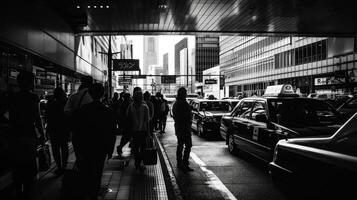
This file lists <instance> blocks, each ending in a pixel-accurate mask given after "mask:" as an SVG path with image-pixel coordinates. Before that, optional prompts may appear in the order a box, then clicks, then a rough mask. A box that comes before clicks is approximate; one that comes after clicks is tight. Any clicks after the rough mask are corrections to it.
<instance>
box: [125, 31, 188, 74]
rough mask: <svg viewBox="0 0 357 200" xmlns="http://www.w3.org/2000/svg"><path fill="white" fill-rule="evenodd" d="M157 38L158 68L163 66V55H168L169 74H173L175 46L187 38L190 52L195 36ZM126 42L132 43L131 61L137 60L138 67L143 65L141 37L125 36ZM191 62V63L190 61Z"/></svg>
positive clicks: (160, 36) (142, 41)
mask: <svg viewBox="0 0 357 200" xmlns="http://www.w3.org/2000/svg"><path fill="white" fill-rule="evenodd" d="M157 37H158V38H159V66H162V65H163V63H162V62H163V55H164V54H165V53H169V74H174V65H175V64H174V51H175V44H176V43H177V42H179V41H180V40H182V39H183V38H185V37H187V38H188V51H189V52H191V51H192V49H193V48H195V36H192V35H158V36H157ZM126 38H127V40H131V41H132V42H133V59H139V60H140V61H139V62H140V67H142V63H143V47H144V45H143V44H144V36H143V35H135V36H134V35H130V36H126ZM189 55H190V54H189ZM190 62H191V61H190Z"/></svg>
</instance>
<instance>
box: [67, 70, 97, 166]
mask: <svg viewBox="0 0 357 200" xmlns="http://www.w3.org/2000/svg"><path fill="white" fill-rule="evenodd" d="M92 84H93V78H92V77H91V76H83V77H82V78H81V85H80V86H79V88H78V91H77V92H76V93H74V94H72V95H71V96H69V98H68V100H67V103H66V105H65V107H64V112H65V113H66V115H68V117H69V119H70V124H69V126H70V129H71V131H72V138H71V139H72V145H73V150H74V154H75V155H76V158H77V143H78V140H77V138H76V134H74V132H75V130H74V129H75V126H76V124H75V123H74V122H75V121H76V120H75V119H74V115H75V113H76V111H78V110H79V109H80V108H81V107H82V106H84V105H86V104H88V103H91V102H92V101H93V99H92V97H91V96H90V95H89V93H88V88H89V87H90V86H91V85H92ZM77 161H78V160H76V163H78V162H77Z"/></svg>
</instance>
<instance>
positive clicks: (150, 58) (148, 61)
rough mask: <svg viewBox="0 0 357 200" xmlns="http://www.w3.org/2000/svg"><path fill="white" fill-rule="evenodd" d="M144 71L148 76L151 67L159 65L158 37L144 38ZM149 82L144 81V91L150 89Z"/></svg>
mask: <svg viewBox="0 0 357 200" xmlns="http://www.w3.org/2000/svg"><path fill="white" fill-rule="evenodd" d="M143 49H144V52H143V71H142V72H141V73H142V74H148V71H149V66H150V65H158V64H159V40H158V38H157V37H156V36H144V48H143ZM149 85H150V84H149V83H148V80H144V89H145V90H146V89H148V88H149Z"/></svg>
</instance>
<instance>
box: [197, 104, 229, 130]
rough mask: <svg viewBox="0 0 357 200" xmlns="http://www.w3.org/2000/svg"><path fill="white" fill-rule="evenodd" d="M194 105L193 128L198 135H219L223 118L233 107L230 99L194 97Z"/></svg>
mask: <svg viewBox="0 0 357 200" xmlns="http://www.w3.org/2000/svg"><path fill="white" fill-rule="evenodd" d="M191 106H192V126H191V127H192V129H193V130H194V131H196V132H197V135H198V136H207V135H208V134H213V135H219V127H220V124H221V118H222V116H223V115H224V114H227V113H229V112H230V111H231V110H232V109H233V107H232V105H231V103H230V102H229V101H225V100H209V99H194V100H193V101H192V102H191Z"/></svg>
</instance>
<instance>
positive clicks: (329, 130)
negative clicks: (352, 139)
mask: <svg viewBox="0 0 357 200" xmlns="http://www.w3.org/2000/svg"><path fill="white" fill-rule="evenodd" d="M340 127H341V126H340V125H333V126H324V127H322V126H307V127H303V128H290V129H292V130H294V131H296V132H298V133H299V134H301V136H303V137H305V136H318V135H328V136H331V135H332V134H334V133H335V132H336V131H337V130H338V129H339V128H340Z"/></svg>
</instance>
